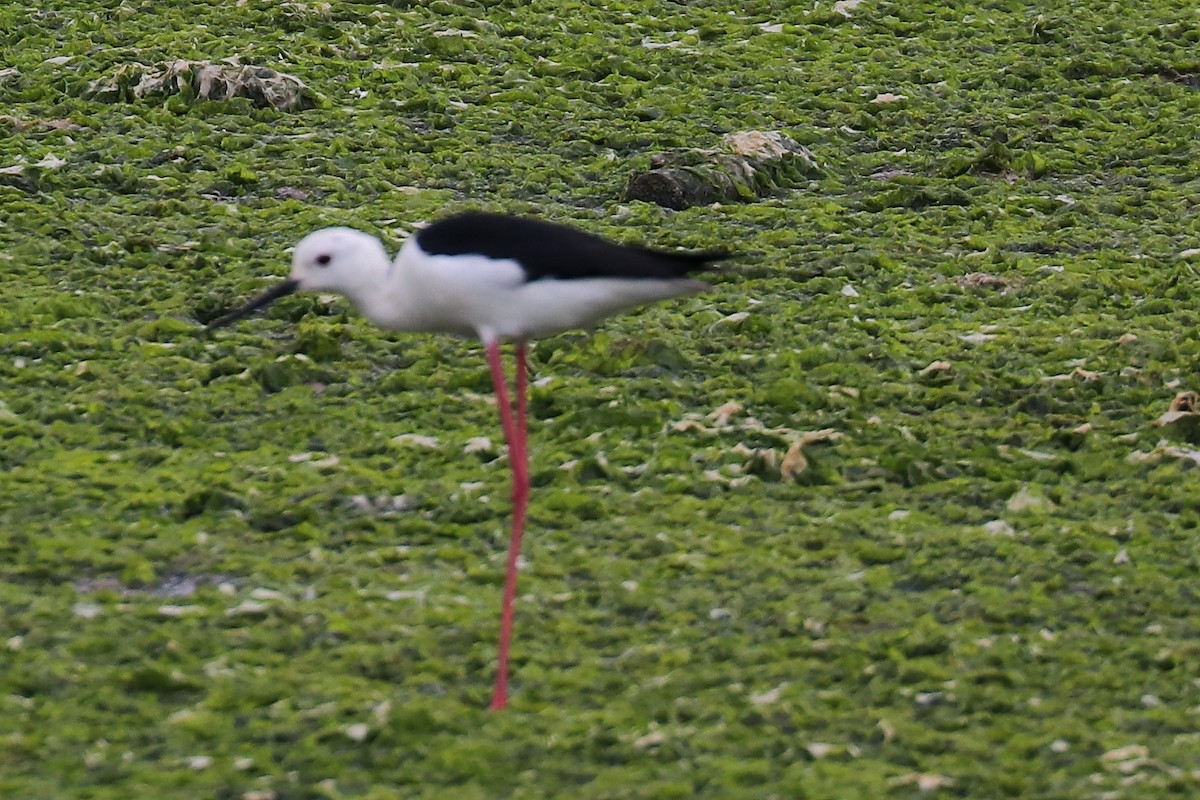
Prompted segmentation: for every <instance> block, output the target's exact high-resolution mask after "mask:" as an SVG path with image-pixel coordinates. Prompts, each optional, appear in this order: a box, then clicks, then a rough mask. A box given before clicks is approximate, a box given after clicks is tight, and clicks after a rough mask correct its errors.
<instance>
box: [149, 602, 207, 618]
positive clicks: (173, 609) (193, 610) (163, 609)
mask: <svg viewBox="0 0 1200 800" xmlns="http://www.w3.org/2000/svg"><path fill="white" fill-rule="evenodd" d="M203 610H204V609H203V607H201V606H176V605H163V606H159V607H158V613H159V614H160V615H161V616H164V617H186V616H187V615H188V614H199V613H200V612H201V611H203Z"/></svg>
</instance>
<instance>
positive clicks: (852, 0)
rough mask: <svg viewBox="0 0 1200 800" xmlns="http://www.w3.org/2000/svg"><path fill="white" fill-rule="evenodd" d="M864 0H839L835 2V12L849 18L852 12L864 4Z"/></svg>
mask: <svg viewBox="0 0 1200 800" xmlns="http://www.w3.org/2000/svg"><path fill="white" fill-rule="evenodd" d="M862 2H863V0H837V2H836V3H834V4H833V13H835V14H841V15H842V16H843V17H846V18H847V19H849V18H850V14H851V12H852V11H854V9H856V8H858V7H859V6H860V5H862Z"/></svg>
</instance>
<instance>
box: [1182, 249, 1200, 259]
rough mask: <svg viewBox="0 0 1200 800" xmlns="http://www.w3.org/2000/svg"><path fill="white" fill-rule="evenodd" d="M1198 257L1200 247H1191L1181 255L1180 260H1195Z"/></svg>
mask: <svg viewBox="0 0 1200 800" xmlns="http://www.w3.org/2000/svg"><path fill="white" fill-rule="evenodd" d="M1196 256H1200V247H1189V248H1188V249H1187V250H1183V251H1181V252H1180V253H1179V257H1180V258H1195V257H1196Z"/></svg>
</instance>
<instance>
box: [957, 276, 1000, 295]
mask: <svg viewBox="0 0 1200 800" xmlns="http://www.w3.org/2000/svg"><path fill="white" fill-rule="evenodd" d="M954 283H955V284H956V285H957V286H958V288H960V289H963V290H964V291H972V290H977V289H999V290H1000V291H1001V292H1004V291H1007V290H1008V289H1009V288H1011V287H1012V282H1011V281H1009V280H1008V279H1007V278H1004V277H1001V276H1000V275H994V274H992V273H990V272H969V273H967V274H966V275H960V276H959V277H958V278H957V279H955V281H954Z"/></svg>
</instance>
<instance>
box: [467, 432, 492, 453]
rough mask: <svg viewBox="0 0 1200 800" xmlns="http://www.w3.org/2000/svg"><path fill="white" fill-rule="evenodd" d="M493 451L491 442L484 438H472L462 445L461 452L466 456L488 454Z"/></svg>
mask: <svg viewBox="0 0 1200 800" xmlns="http://www.w3.org/2000/svg"><path fill="white" fill-rule="evenodd" d="M493 449H495V448H493V447H492V440H491V439H489V438H488V437H486V436H472V437H471V438H470V439H467V443H466V444H465V445H463V452H464V453H468V454H470V453H482V452H490V451H491V450H493Z"/></svg>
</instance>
